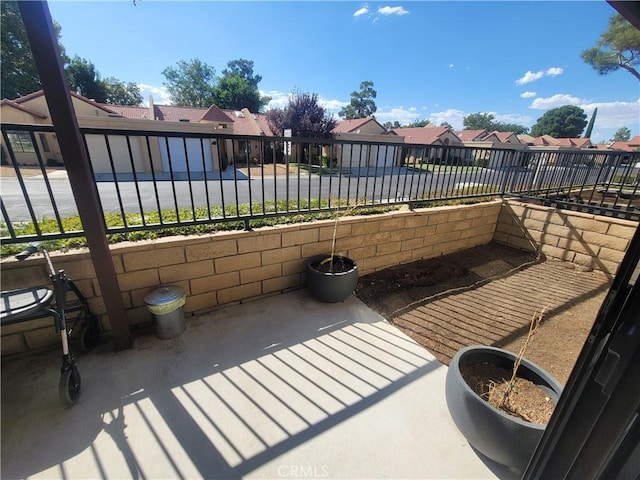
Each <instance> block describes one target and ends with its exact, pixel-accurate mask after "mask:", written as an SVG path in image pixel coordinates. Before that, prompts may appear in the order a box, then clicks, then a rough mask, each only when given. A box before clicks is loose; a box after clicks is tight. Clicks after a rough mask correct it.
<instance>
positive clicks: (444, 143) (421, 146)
mask: <svg viewBox="0 0 640 480" xmlns="http://www.w3.org/2000/svg"><path fill="white" fill-rule="evenodd" d="M393 132H394V133H395V134H396V135H399V136H401V137H404V143H406V144H408V145H406V146H405V148H404V153H403V161H404V163H405V164H409V165H413V164H415V163H416V162H429V163H441V162H443V163H444V162H447V161H448V162H466V161H468V159H467V158H466V157H467V153H466V151H465V149H464V148H463V147H464V144H463V143H462V141H461V140H460V138H459V137H458V136H457V135H456V134H455V132H454V131H453V130H451V129H450V128H447V127H429V126H427V127H410V128H394V129H393ZM443 147H458V148H459V149H458V148H456V149H455V150H452V149H451V148H443Z"/></svg>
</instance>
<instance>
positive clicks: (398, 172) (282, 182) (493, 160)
mask: <svg viewBox="0 0 640 480" xmlns="http://www.w3.org/2000/svg"><path fill="white" fill-rule="evenodd" d="M81 132H82V136H83V139H84V144H85V147H86V151H87V153H88V157H89V159H90V163H91V168H92V171H93V175H94V179H95V182H94V183H93V184H92V185H87V186H86V188H92V189H97V192H98V195H99V198H100V202H101V207H102V211H101V212H96V215H100V216H102V217H103V218H105V225H106V229H107V232H108V233H112V234H118V233H131V232H135V231H145V230H153V229H165V228H173V227H182V226H194V225H196V226H197V225H209V224H215V223H220V222H230V221H233V222H238V221H240V222H244V224H245V226H248V222H249V220H253V219H259V218H269V217H281V216H287V215H292V214H300V213H310V212H321V211H332V210H335V209H336V208H345V207H346V206H347V205H351V206H357V207H371V206H380V205H394V204H409V205H410V206H415V205H416V204H424V203H428V202H433V201H439V200H453V199H463V198H474V197H484V196H489V195H491V196H497V195H501V196H503V195H513V196H518V197H522V198H526V199H534V200H537V201H542V202H545V203H549V204H554V205H557V206H560V207H563V208H573V209H580V210H585V211H589V212H593V213H599V214H604V215H615V216H619V217H622V218H630V219H638V218H640V201H639V199H640V173H639V172H640V152H634V153H629V152H619V151H617V152H616V151H603V150H599V149H593V150H543V149H535V148H524V149H515V148H514V149H491V148H474V147H458V146H434V145H430V146H425V145H416V144H407V143H401V142H393V141H392V142H389V143H372V142H367V141H351V140H349V141H346V140H336V139H303V138H285V137H261V136H241V135H230V134H225V133H217V132H216V133H197V132H191V133H185V132H180V133H177V132H162V131H157V130H137V131H133V130H115V129H98V128H81ZM2 163H3V165H6V168H10V169H11V170H10V174H9V175H5V176H3V178H2V192H1V195H0V210H1V212H2V223H1V225H0V229H1V231H2V237H1V240H2V242H5V243H19V242H26V241H32V240H45V239H59V238H71V237H78V236H84V232H83V229H82V225H81V224H80V223H79V221H77V219H76V220H75V223H74V217H75V216H76V215H77V208H76V204H75V200H74V195H73V192H72V191H71V188H70V185H69V182H68V179H67V177H66V174H65V173H66V172H65V170H64V168H63V161H62V158H61V156H60V154H59V150H58V147H57V142H56V138H55V133H54V130H53V127H49V126H42V125H13V124H4V125H2Z"/></svg>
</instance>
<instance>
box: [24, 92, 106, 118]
mask: <svg viewBox="0 0 640 480" xmlns="http://www.w3.org/2000/svg"><path fill="white" fill-rule="evenodd" d="M69 93H70V94H71V96H72V97H75V98H77V99H78V100H81V101H83V102H86V103H88V104H90V105H92V106H94V107H96V108H99V109H100V110H103V111H105V112H107V113H116V112H114V111H113V110H111V108H110V105H103V104H101V103H98V102H96V101H95V100H91V99H90V98H87V97H83V96H82V95H78V94H77V93H75V92H69ZM42 96H44V90H38V91H37V92H33V93H30V94H29V95H24V96H23V97H20V98H16V99H14V100H13V101H14V102H16V103H20V104H21V103H24V102H28V101H29V100H33V99H34V98H38V97H42Z"/></svg>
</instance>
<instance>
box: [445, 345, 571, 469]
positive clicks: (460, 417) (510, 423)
mask: <svg viewBox="0 0 640 480" xmlns="http://www.w3.org/2000/svg"><path fill="white" fill-rule="evenodd" d="M514 361H515V354H513V353H511V352H509V351H507V350H503V349H501V348H494V347H485V346H472V347H467V348H463V349H462V350H460V351H459V352H458V353H456V355H455V356H454V357H453V360H451V364H450V365H449V370H448V371H447V379H446V383H445V394H446V398H447V406H448V407H449V412H450V413H451V417H452V418H453V421H454V422H455V424H456V426H457V427H458V429H459V430H460V432H462V434H463V435H464V436H465V438H466V439H467V441H468V442H469V444H470V445H471V446H472V447H474V448H475V449H476V450H478V451H479V452H480V453H482V454H483V455H485V456H487V457H489V458H490V459H492V460H494V461H496V462H497V463H499V464H501V465H505V466H507V467H509V468H511V469H513V470H516V471H518V472H522V471H524V469H525V468H526V467H527V465H528V463H529V460H530V459H531V457H532V455H533V452H534V450H535V448H536V446H537V445H538V442H539V441H540V438H541V437H542V433H543V432H544V430H545V428H546V425H543V424H539V423H531V422H527V421H525V420H522V419H519V418H516V417H513V416H511V415H509V414H507V413H505V412H503V411H501V410H498V409H497V408H495V407H492V406H491V405H489V403H488V402H487V401H486V400H484V399H483V398H480V397H479V396H478V395H477V394H476V393H475V392H474V391H473V390H472V389H471V387H469V385H467V383H466V382H465V380H464V378H462V374H461V373H460V367H461V365H462V366H464V365H465V364H467V365H468V364H477V363H490V364H493V365H496V366H498V367H502V368H506V369H508V370H512V369H513V363H514ZM518 376H519V377H521V378H525V379H527V380H530V381H531V382H533V383H535V384H536V385H538V386H539V387H540V388H542V389H543V390H544V391H545V392H546V393H547V395H548V396H549V397H550V398H551V399H552V401H553V402H554V403H557V401H558V398H559V397H560V394H561V393H562V386H561V385H560V384H559V383H558V382H557V381H556V380H555V379H554V378H553V377H552V376H551V375H550V374H549V373H547V372H546V371H544V370H543V369H542V368H540V367H539V366H537V365H536V364H534V363H532V362H529V361H528V360H526V359H523V360H522V363H521V364H520V368H519V369H518Z"/></svg>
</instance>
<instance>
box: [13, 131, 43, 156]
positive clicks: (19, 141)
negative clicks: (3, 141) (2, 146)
mask: <svg viewBox="0 0 640 480" xmlns="http://www.w3.org/2000/svg"><path fill="white" fill-rule="evenodd" d="M7 136H8V137H9V143H11V148H12V149H13V151H14V152H35V151H36V149H35V147H34V146H33V142H32V141H31V135H30V134H29V132H10V133H7Z"/></svg>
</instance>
